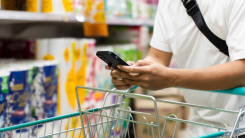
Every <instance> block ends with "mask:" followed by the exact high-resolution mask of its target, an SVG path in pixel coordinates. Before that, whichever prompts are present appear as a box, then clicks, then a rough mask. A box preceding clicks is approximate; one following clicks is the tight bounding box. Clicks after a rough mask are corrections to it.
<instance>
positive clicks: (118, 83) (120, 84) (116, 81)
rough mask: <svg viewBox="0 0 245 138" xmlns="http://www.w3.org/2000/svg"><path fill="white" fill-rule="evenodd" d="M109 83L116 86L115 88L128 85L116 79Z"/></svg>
mask: <svg viewBox="0 0 245 138" xmlns="http://www.w3.org/2000/svg"><path fill="white" fill-rule="evenodd" d="M111 82H112V84H113V85H117V86H122V85H128V83H126V82H125V81H123V80H118V79H112V80H111Z"/></svg>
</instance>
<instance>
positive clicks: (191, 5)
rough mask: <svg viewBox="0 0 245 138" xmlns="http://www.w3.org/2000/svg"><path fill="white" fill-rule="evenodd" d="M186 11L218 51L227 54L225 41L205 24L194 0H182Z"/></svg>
mask: <svg viewBox="0 0 245 138" xmlns="http://www.w3.org/2000/svg"><path fill="white" fill-rule="evenodd" d="M182 2H183V4H184V6H185V8H186V10H187V13H188V15H189V16H191V17H192V19H193V20H194V22H195V24H196V26H197V27H198V28H199V30H200V31H201V32H202V33H203V34H204V35H205V36H206V37H207V38H208V40H209V41H210V42H211V43H212V44H213V45H214V46H216V47H217V48H218V49H219V51H221V52H222V53H224V54H225V55H227V56H229V50H228V46H227V44H226V41H224V40H222V39H220V38H219V37H217V36H216V35H215V34H214V33H213V32H212V31H211V30H210V29H209V28H208V26H207V24H206V22H205V20H204V18H203V15H202V13H201V10H200V9H199V7H198V5H197V2H196V0H182Z"/></svg>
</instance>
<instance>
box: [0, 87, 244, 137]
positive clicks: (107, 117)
mask: <svg viewBox="0 0 245 138" xmlns="http://www.w3.org/2000/svg"><path fill="white" fill-rule="evenodd" d="M135 88H136V87H134V88H132V89H130V90H127V91H120V90H116V89H113V90H106V89H98V88H89V87H83V86H77V87H76V96H77V103H78V112H77V113H73V114H68V115H63V116H58V117H53V118H48V119H44V120H38V121H35V122H30V123H26V124H20V125H17V126H10V127H6V128H2V129H0V136H1V137H6V136H8V137H13V132H15V131H16V130H19V132H20V133H19V137H20V138H21V137H22V136H23V135H22V133H21V132H22V130H23V129H24V128H28V135H27V136H24V137H28V138H34V137H35V138H41V137H58V138H60V137H66V138H67V137H68V133H69V132H73V136H72V137H74V133H75V131H79V133H80V136H79V138H80V137H89V138H94V137H108V138H109V137H123V138H124V137H125V138H126V137H127V136H128V137H130V134H129V133H130V130H129V129H128V127H129V125H130V124H131V126H133V129H131V132H132V133H133V134H134V135H133V137H135V138H136V137H143V135H142V133H143V131H142V129H141V126H142V125H145V126H146V128H147V129H146V130H144V131H146V134H148V136H149V137H154V138H155V137H163V136H164V132H165V128H166V127H167V125H166V124H167V121H174V122H176V123H175V128H174V132H173V138H174V137H175V133H176V128H177V125H178V123H179V122H183V123H188V124H193V125H197V126H203V127H208V128H214V129H217V133H213V134H209V135H206V136H200V138H216V137H227V138H228V137H229V138H233V137H238V136H239V134H241V133H245V128H239V123H240V121H242V119H243V117H244V115H245V110H243V109H241V110H240V111H233V110H226V109H220V108H215V107H207V106H203V105H195V104H189V103H182V102H174V101H168V100H163V99H155V98H154V97H153V96H147V95H141V94H134V93H130V92H131V91H132V90H134V89H135ZM78 89H86V90H92V91H100V92H107V93H106V95H105V98H104V101H103V103H102V106H101V107H100V108H90V109H88V110H82V107H81V105H80V100H79V93H78ZM213 92H216V93H225V94H232V95H239V96H245V88H235V89H229V90H221V91H213ZM111 94H115V95H116V99H115V102H114V104H112V105H108V106H106V105H105V104H106V100H107V98H108V96H109V95H111ZM125 98H133V99H141V100H149V101H152V102H153V104H154V109H155V114H149V113H147V112H139V111H132V110H131V108H130V107H128V106H125V103H124V100H125ZM159 102H162V103H168V104H175V105H180V106H187V107H194V108H201V109H208V110H213V111H219V112H225V113H230V114H236V115H237V118H236V121H235V122H234V125H233V126H232V127H227V125H225V124H221V126H214V125H210V124H204V123H199V122H194V121H188V120H183V119H179V118H177V116H176V115H173V114H172V115H169V116H160V115H159V114H158V108H157V107H158V106H157V103H159ZM133 114H137V115H141V118H140V119H139V120H135V119H134V118H133ZM145 116H149V117H153V118H154V119H155V123H154V122H147V119H146V117H145ZM74 117H75V118H76V123H79V124H80V126H79V127H75V128H69V127H68V128H67V130H62V128H61V126H62V125H61V124H62V120H64V119H68V124H69V122H70V120H71V118H74ZM79 119H80V120H79ZM160 119H164V120H165V121H164V125H163V126H161V125H160V121H159V120H160ZM78 120H79V121H78ZM142 120H143V121H142ZM56 121H59V122H61V123H60V128H59V130H57V131H56V132H55V131H54V129H52V131H51V133H49V134H48V133H46V132H47V131H46V129H47V124H48V123H52V125H53V126H54V124H55V122H56ZM136 124H137V125H139V126H140V129H141V130H140V131H141V133H140V134H141V136H139V135H136V131H135V130H136V129H135V125H136ZM123 125H126V127H125V129H123ZM39 126H44V132H43V134H38V132H36V134H34V135H33V132H32V131H31V130H33V129H31V128H36V129H37V131H38V128H39ZM118 128H119V129H120V130H119V131H118ZM150 133H151V134H152V135H151V136H150Z"/></svg>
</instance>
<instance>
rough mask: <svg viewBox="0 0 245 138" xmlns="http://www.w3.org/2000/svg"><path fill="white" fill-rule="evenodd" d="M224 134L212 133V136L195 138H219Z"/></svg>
mask: <svg viewBox="0 0 245 138" xmlns="http://www.w3.org/2000/svg"><path fill="white" fill-rule="evenodd" d="M224 134H225V133H224V132H222V131H221V132H217V133H213V134H209V135H205V136H201V137H196V138H214V137H220V136H223V135H224Z"/></svg>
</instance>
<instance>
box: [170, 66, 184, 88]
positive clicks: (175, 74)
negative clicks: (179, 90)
mask: <svg viewBox="0 0 245 138" xmlns="http://www.w3.org/2000/svg"><path fill="white" fill-rule="evenodd" d="M169 72H170V73H169V75H170V78H171V79H170V87H180V80H181V79H180V78H181V75H180V72H179V70H178V69H171V68H169Z"/></svg>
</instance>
